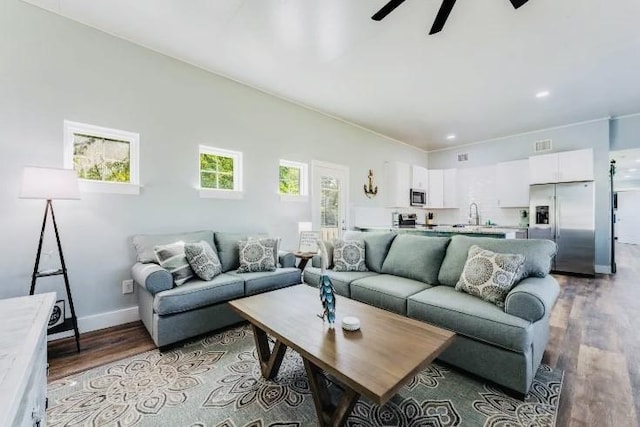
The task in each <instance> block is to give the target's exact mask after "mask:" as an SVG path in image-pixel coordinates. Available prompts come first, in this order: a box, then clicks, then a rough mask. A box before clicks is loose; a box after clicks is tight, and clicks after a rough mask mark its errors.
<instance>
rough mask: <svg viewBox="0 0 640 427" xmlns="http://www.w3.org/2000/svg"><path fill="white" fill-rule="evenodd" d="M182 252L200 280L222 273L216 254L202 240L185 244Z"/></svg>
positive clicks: (209, 278)
mask: <svg viewBox="0 0 640 427" xmlns="http://www.w3.org/2000/svg"><path fill="white" fill-rule="evenodd" d="M184 254H185V255H186V257H187V261H188V262H189V265H190V266H191V269H192V270H193V272H194V273H196V275H197V276H198V277H199V278H201V279H202V280H211V279H213V278H214V277H216V276H217V275H218V274H220V273H222V264H220V259H219V258H218V254H216V251H214V250H213V248H212V247H211V245H210V244H208V243H207V242H205V241H204V240H201V241H199V242H197V243H187V244H185V245H184Z"/></svg>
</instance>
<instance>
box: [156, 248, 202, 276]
mask: <svg viewBox="0 0 640 427" xmlns="http://www.w3.org/2000/svg"><path fill="white" fill-rule="evenodd" d="M153 251H154V252H155V254H156V260H157V261H158V264H160V267H162V268H164V269H165V270H167V271H168V272H169V273H171V276H173V283H175V284H176V286H181V285H182V284H183V283H185V282H186V281H188V280H189V279H191V278H192V277H194V276H195V273H194V272H193V270H192V269H191V266H190V265H189V261H187V257H186V255H185V253H184V242H175V243H170V244H168V245H158V246H156V247H155V248H154V249H153Z"/></svg>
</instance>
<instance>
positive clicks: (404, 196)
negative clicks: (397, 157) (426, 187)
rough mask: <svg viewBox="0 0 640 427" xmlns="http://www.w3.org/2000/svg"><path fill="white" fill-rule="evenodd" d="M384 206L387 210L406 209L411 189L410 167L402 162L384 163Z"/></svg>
mask: <svg viewBox="0 0 640 427" xmlns="http://www.w3.org/2000/svg"><path fill="white" fill-rule="evenodd" d="M385 181H386V186H385V187H386V188H385V189H383V190H382V191H383V192H384V193H385V194H386V196H385V197H386V205H387V207H389V208H408V207H409V206H410V205H409V190H410V189H411V165H410V164H409V163H404V162H388V163H385Z"/></svg>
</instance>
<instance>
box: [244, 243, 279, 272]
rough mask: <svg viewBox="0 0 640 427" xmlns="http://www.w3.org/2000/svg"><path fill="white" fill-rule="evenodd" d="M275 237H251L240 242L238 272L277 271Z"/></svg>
mask: <svg viewBox="0 0 640 427" xmlns="http://www.w3.org/2000/svg"><path fill="white" fill-rule="evenodd" d="M276 243H277V242H276V240H275V239H249V240H241V241H240V242H238V247H239V250H240V253H239V258H240V268H238V270H237V272H238V273H250V272H256V271H275V269H276V263H275V256H274V252H275V251H274V248H275V247H276Z"/></svg>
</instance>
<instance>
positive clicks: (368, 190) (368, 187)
mask: <svg viewBox="0 0 640 427" xmlns="http://www.w3.org/2000/svg"><path fill="white" fill-rule="evenodd" d="M368 181H369V182H368V183H367V184H365V185H364V194H365V196H367V197H368V198H370V199H373V198H374V197H376V195H377V194H378V186H377V185H376V186H375V187H374V185H373V169H369V177H368Z"/></svg>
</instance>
